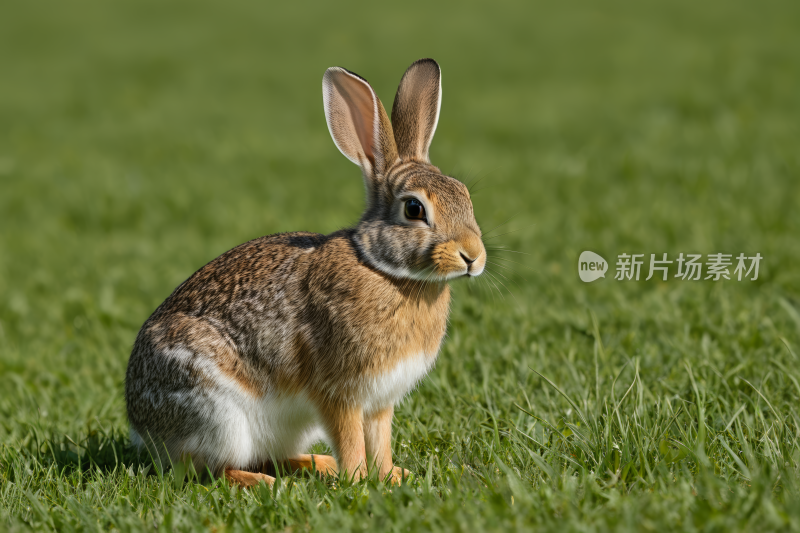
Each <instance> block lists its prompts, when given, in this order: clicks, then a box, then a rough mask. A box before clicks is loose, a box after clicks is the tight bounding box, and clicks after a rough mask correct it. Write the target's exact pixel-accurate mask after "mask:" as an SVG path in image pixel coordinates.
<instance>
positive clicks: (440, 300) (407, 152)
mask: <svg viewBox="0 0 800 533" xmlns="http://www.w3.org/2000/svg"><path fill="white" fill-rule="evenodd" d="M322 90H323V100H324V104H325V118H326V119H327V122H328V128H329V130H330V133H331V136H332V137H333V140H334V142H335V143H336V146H337V147H338V148H339V150H341V152H342V153H343V154H344V155H345V156H346V157H347V158H348V159H350V160H351V161H353V162H354V163H356V164H357V165H359V166H360V167H361V170H362V173H363V176H364V182H365V184H366V189H367V205H366V210H365V211H364V215H363V216H362V217H361V220H360V222H359V223H358V225H357V226H355V227H354V228H350V229H344V230H341V231H337V232H335V233H331V234H330V235H319V234H315V233H303V232H298V233H282V234H278V235H269V236H266V237H261V238H260V239H255V240H253V241H250V242H247V243H245V244H242V245H241V246H238V247H236V248H234V249H232V250H230V251H228V252H226V253H224V254H223V255H221V256H220V257H218V258H216V259H215V260H213V261H211V262H210V263H209V264H207V265H206V266H204V267H203V268H201V269H200V270H199V271H197V272H196V273H195V274H194V275H193V276H192V277H190V278H189V279H188V280H187V281H185V282H184V283H183V284H181V285H180V286H179V287H178V288H177V289H175V291H174V292H173V293H172V294H171V295H170V296H169V298H167V300H166V301H165V302H164V303H163V304H161V306H159V308H158V309H156V311H155V312H154V313H153V315H152V316H151V317H150V318H149V319H148V320H147V322H145V323H144V325H143V326H142V329H141V330H140V331H139V335H138V336H137V338H136V343H135V345H134V348H133V353H132V354H131V358H130V362H129V363H128V371H127V375H126V381H125V399H126V402H127V407H128V417H129V419H130V422H131V426H132V430H131V434H132V440H133V442H134V444H135V445H136V446H138V447H140V448H141V447H142V446H147V447H148V448H149V449H150V451H151V453H154V454H157V456H158V457H159V458H162V459H165V460H167V459H168V460H170V461H176V460H182V459H185V458H186V457H191V459H192V461H193V463H194V465H195V466H196V467H197V468H206V467H207V468H208V469H210V470H211V471H212V472H214V473H215V474H224V475H225V476H226V477H228V478H229V479H230V480H231V481H233V482H237V483H240V484H242V485H244V486H249V485H253V484H256V483H258V482H259V481H262V480H263V481H265V482H267V483H270V484H271V483H272V482H273V481H274V478H272V477H270V476H268V475H265V474H264V473H263V472H264V465H265V464H267V463H269V462H273V463H274V462H283V463H287V462H288V463H289V464H290V465H291V466H292V467H294V468H302V467H307V468H311V467H312V464H313V465H314V466H315V467H316V468H317V470H319V471H323V472H331V473H332V472H336V471H337V469H340V470H342V471H345V472H346V473H347V474H348V475H350V476H354V477H355V478H356V479H358V478H361V477H362V476H364V475H365V474H366V472H367V467H368V466H370V467H372V466H373V465H374V466H375V467H376V468H377V469H378V471H379V475H380V476H381V478H385V477H387V476H389V475H391V477H392V481H395V482H399V481H400V480H401V479H402V478H403V477H404V476H405V475H406V474H407V471H405V470H403V469H401V468H398V467H395V466H393V464H392V449H391V432H392V416H393V411H394V405H395V404H396V403H397V402H398V401H400V400H401V399H402V398H403V396H404V395H405V394H407V393H408V392H409V391H410V390H411V389H412V388H414V386H415V385H416V384H417V382H419V380H420V379H422V378H423V376H425V374H426V373H427V372H428V371H429V370H430V368H431V366H432V365H433V364H434V361H435V360H436V356H437V353H438V351H439V347H440V345H441V342H442V338H443V337H444V334H445V329H446V326H447V316H448V312H449V303H450V289H449V287H448V285H447V281H448V280H450V279H454V278H459V277H462V276H478V275H480V274H481V272H483V268H484V266H485V263H486V250H485V248H484V246H483V242H482V240H481V230H480V228H479V227H478V224H477V223H476V222H475V217H474V214H473V211H472V202H471V200H470V196H469V192H468V191H467V188H466V186H464V185H463V184H462V183H461V182H459V181H457V180H456V179H454V178H451V177H448V176H445V175H443V174H442V173H441V172H440V171H439V169H438V168H436V167H435V166H433V165H431V163H430V161H429V160H428V148H429V146H430V143H431V139H432V138H433V134H434V131H435V130H436V123H437V121H438V119H439V107H440V104H441V72H440V70H439V65H437V64H436V62H435V61H433V60H432V59H421V60H419V61H417V62H415V63H414V64H413V65H411V66H410V67H409V68H408V70H407V71H406V73H405V74H404V75H403V78H402V80H401V81H400V87H399V88H398V90H397V96H396V97H395V100H394V106H393V107H392V123H391V124H390V123H389V119H388V117H387V116H386V111H384V108H383V105H382V104H381V102H380V100H378V98H377V97H376V96H375V93H374V92H373V90H372V88H371V87H370V85H369V83H367V81H366V80H364V79H363V78H361V77H359V76H357V75H356V74H353V73H352V72H349V71H347V70H345V69H342V68H339V67H333V68H330V69H328V70H327V71H326V72H325V76H324V77H323V80H322ZM320 440H324V441H326V442H328V443H329V444H330V446H331V448H332V449H333V453H334V456H335V457H336V459H335V460H334V459H333V458H331V457H327V456H319V455H318V456H309V455H302V453H303V452H304V451H306V450H307V448H308V447H309V446H310V445H311V444H313V443H314V442H318V441H320Z"/></svg>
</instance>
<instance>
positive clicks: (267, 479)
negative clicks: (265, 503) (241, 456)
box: [225, 468, 275, 488]
mask: <svg viewBox="0 0 800 533" xmlns="http://www.w3.org/2000/svg"><path fill="white" fill-rule="evenodd" d="M225 479H227V480H228V481H229V482H230V483H231V484H235V485H239V486H241V487H243V488H247V487H255V486H256V485H258V484H259V482H261V481H263V482H264V483H266V484H267V486H268V487H271V486H272V484H273V483H274V482H275V478H274V477H272V476H268V475H266V474H258V473H255V472H245V471H244V470H233V469H230V468H226V469H225Z"/></svg>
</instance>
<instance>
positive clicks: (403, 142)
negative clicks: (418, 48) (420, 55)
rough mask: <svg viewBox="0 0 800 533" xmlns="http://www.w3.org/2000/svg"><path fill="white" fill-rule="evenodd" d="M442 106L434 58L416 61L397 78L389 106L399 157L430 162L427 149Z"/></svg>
mask: <svg viewBox="0 0 800 533" xmlns="http://www.w3.org/2000/svg"><path fill="white" fill-rule="evenodd" d="M441 106H442V71H441V69H439V65H438V64H437V63H436V61H434V60H433V59H420V60H419V61H415V62H414V64H412V65H411V66H410V67H408V70H406V73H405V74H403V79H401V80H400V87H398V88H397V96H395V97H394V105H393V106H392V129H393V130H394V138H395V141H396V142H397V151H398V152H399V153H400V157H401V158H402V159H404V160H405V159H414V160H417V161H424V162H425V163H430V160H429V159H428V149H429V148H430V146H431V140H433V134H434V132H436V124H437V123H438V122H439V109H440V108H441Z"/></svg>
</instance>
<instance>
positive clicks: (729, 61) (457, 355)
mask: <svg viewBox="0 0 800 533" xmlns="http://www.w3.org/2000/svg"><path fill="white" fill-rule="evenodd" d="M581 4H583V5H578V4H576V3H571V4H569V5H567V4H566V3H556V4H554V3H527V2H519V3H512V2H505V1H503V2H498V3H493V4H491V5H489V4H484V3H478V2H475V3H471V2H467V3H461V4H458V5H456V4H454V5H452V6H450V7H444V6H435V5H431V4H429V3H425V2H411V3H409V2H405V3H403V4H402V5H398V7H380V8H378V7H377V5H376V4H370V5H367V6H363V5H357V4H355V3H353V4H346V3H343V2H336V3H323V2H319V3H318V4H313V5H312V4H309V3H296V4H292V5H277V4H275V5H269V4H267V3H266V2H255V1H239V0H237V1H235V2H224V3H223V2H217V3H211V2H171V3H162V2H154V1H149V0H148V1H141V2H115V3H109V2H99V1H98V2H91V3H88V2H83V1H81V2H69V3H67V2H62V3H54V2H53V3H50V4H44V3H34V2H12V3H7V4H6V5H5V7H4V8H3V10H2V11H3V14H2V15H0V530H6V529H7V530H12V531H13V530H26V529H36V530H44V529H58V530H87V531H90V530H140V529H163V530H173V529H174V530H196V529H197V530H203V529H212V530H217V531H219V530H231V531H239V530H248V531H249V530H262V529H263V530H270V531H272V530H277V531H306V530H308V529H311V530H315V531H342V530H359V531H464V532H468V531H470V532H471V531H480V530H491V531H515V530H520V531H521V530H530V529H541V530H553V531H604V530H610V529H613V530H620V531H627V530H629V531H650V530H653V531H667V530H674V531H737V530H743V531H744V530H749V531H753V530H762V531H767V530H800V405H799V404H798V400H799V399H800V359H798V358H800V269H798V265H800V210H799V208H800V149H799V147H800V122H799V121H798V117H800V90H799V89H798V88H800V61H798V50H800V32H798V31H797V21H798V20H800V4H797V3H796V2H788V1H787V2H773V1H766V2H760V3H758V4H754V3H750V4H746V3H739V2H719V3H696V2H669V3H666V2H664V3H654V2H633V1H629V2H621V1H619V2H617V1H614V2H605V3H602V4H600V3H596V2H581ZM420 57H434V58H436V59H437V60H438V61H439V63H440V64H441V66H442V70H443V89H444V97H443V107H442V113H441V119H440V122H439V128H438V131H437V135H436V138H435V140H434V143H433V146H432V159H433V162H434V163H435V164H437V165H439V166H440V167H441V168H442V170H443V171H444V172H447V173H450V174H452V175H454V176H456V177H458V178H459V179H462V180H463V181H464V182H465V183H474V185H472V191H473V201H474V204H475V210H476V214H477V216H478V220H479V222H480V223H481V224H482V227H483V228H484V231H485V232H487V233H488V235H487V237H486V241H487V243H488V244H487V245H491V246H490V248H492V250H491V251H490V253H491V257H490V262H491V263H490V265H489V267H490V269H489V273H488V274H487V275H485V276H482V277H481V278H479V279H477V280H473V281H471V282H469V283H468V282H459V283H454V284H453V285H454V303H453V310H452V314H451V321H450V328H449V333H448V338H447V340H446V342H445V345H444V348H443V350H442V352H441V354H440V357H439V360H438V363H437V365H436V367H435V369H434V370H433V371H432V372H431V374H430V375H429V376H428V377H427V378H426V380H425V381H424V382H423V383H422V385H421V386H420V387H419V389H418V390H417V391H415V392H414V393H413V394H411V395H410V396H409V397H408V398H407V399H406V400H405V402H404V403H403V404H402V405H401V406H400V407H399V408H398V409H397V411H396V419H395V426H394V427H395V429H394V431H395V435H396V439H395V442H394V453H395V457H396V463H397V464H400V465H402V466H405V467H406V468H408V469H410V470H412V471H413V472H414V473H415V477H414V478H413V479H412V480H411V482H409V483H407V484H405V485H404V486H402V487H394V488H390V487H386V486H384V485H382V484H380V483H379V482H377V481H376V480H375V479H372V480H367V481H364V482H360V483H357V484H354V485H351V484H348V483H347V482H346V481H344V480H334V479H327V480H321V481H320V480H317V479H316V478H313V477H302V476H296V477H285V478H283V479H281V482H280V483H279V484H276V487H275V489H274V490H268V489H266V488H263V489H260V490H259V489H256V490H250V491H241V490H236V489H232V488H230V487H228V486H227V485H226V484H224V483H222V482H221V481H213V480H211V479H208V478H198V477H196V476H193V475H192V474H191V473H188V474H187V473H186V472H183V471H181V469H172V470H167V471H166V472H160V471H158V470H157V469H155V468H153V466H152V464H150V462H149V461H148V460H147V459H146V458H137V457H135V456H134V455H133V453H132V452H131V451H130V450H129V449H128V447H127V446H128V442H129V441H128V437H127V435H128V432H127V431H128V430H127V421H126V417H125V408H124V402H123V397H122V389H123V377H124V372H125V366H126V362H127V359H128V356H129V353H130V349H131V346H132V344H133V340H134V337H135V334H136V332H137V330H138V328H139V327H140V326H141V324H142V323H143V322H144V320H145V319H146V318H147V317H148V316H149V314H150V313H151V312H152V311H153V310H154V309H155V307H156V306H157V305H158V304H159V303H160V302H161V301H162V300H163V299H164V298H166V296H168V295H169V293H170V292H171V291H172V289H173V288H174V287H176V286H177V285H178V284H179V283H180V282H181V281H183V280H184V279H186V278H187V277H188V276H189V275H191V273H192V272H194V271H195V270H196V269H198V268H199V267H201V266H202V265H204V264H205V263H206V262H208V261H210V260H211V259H213V258H214V257H216V256H217V255H219V254H220V253H222V252H224V251H225V250H227V249H229V248H232V247H234V246H236V245H238V244H240V243H242V242H244V241H246V240H249V239H251V238H255V237H258V236H261V235H265V234H270V233H276V232H280V231H291V230H308V231H315V232H321V233H329V232H331V231H334V230H336V229H338V228H340V227H344V226H347V225H349V224H353V223H354V222H355V221H357V220H358V217H359V215H360V212H361V208H362V205H363V186H362V184H361V178H360V175H359V170H358V168H357V167H355V166H354V165H352V164H351V163H350V162H348V161H347V160H346V159H345V158H344V157H343V156H342V155H341V154H340V153H339V152H338V151H337V150H336V148H335V146H334V145H333V142H332V141H331V139H330V137H329V134H328V131H327V128H326V125H325V119H324V115H323V112H322V98H321V90H320V86H321V78H322V74H323V72H324V70H325V68H327V67H329V66H332V65H341V66H344V67H346V68H349V69H351V70H353V71H355V72H358V73H359V74H361V75H362V76H364V77H366V78H367V79H368V80H370V82H371V83H372V85H373V87H374V88H375V89H376V91H377V92H378V94H379V96H380V97H381V98H382V100H383V102H384V105H385V106H387V107H389V106H391V101H392V99H393V97H394V91H395V89H396V87H397V83H398V81H399V79H400V76H401V75H402V73H403V71H404V69H405V68H406V67H407V66H408V65H409V64H410V63H411V62H412V61H413V60H415V59H417V58H420ZM509 219H510V221H509ZM503 223H505V224H504V225H502V226H500V225H501V224H503ZM498 226H499V227H498ZM493 228H495V229H494V230H493V231H491V232H489V230H492V229H493ZM506 250H514V252H510V251H506ZM584 250H592V251H594V252H597V253H599V254H601V255H602V256H603V257H605V258H606V259H607V260H609V261H610V262H611V263H612V265H611V269H610V271H609V273H608V275H607V277H606V279H605V280H600V281H597V282H595V283H591V284H585V283H583V282H581V281H580V280H579V278H578V275H577V259H578V255H579V254H580V253H581V252H582V251H584ZM515 252H520V253H515ZM664 252H667V253H669V255H670V258H672V259H674V258H675V257H676V256H677V254H678V253H681V252H683V253H701V254H704V255H705V254H711V253H718V252H723V253H730V254H734V255H738V254H739V253H742V252H743V253H746V254H748V255H753V254H755V253H756V252H758V253H760V254H761V255H762V256H763V258H764V259H763V260H762V263H761V266H760V272H759V278H758V280H757V281H741V282H740V281H735V280H732V281H717V282H713V281H694V282H690V281H682V280H680V279H675V278H674V277H672V276H674V273H675V271H674V269H673V270H671V271H670V276H671V278H670V279H669V281H666V282H665V281H657V280H656V279H653V280H650V281H644V280H642V281H638V282H636V281H626V282H622V281H615V280H614V279H613V270H614V268H615V266H614V263H615V262H616V256H617V255H618V254H621V253H629V254H630V253H645V254H648V255H647V256H646V258H649V254H651V253H656V254H661V253H664ZM646 266H647V265H646ZM673 267H674V265H673ZM644 277H646V272H645V273H644V275H643V276H642V278H644ZM656 277H658V276H656ZM317 450H318V451H322V450H324V447H323V446H319V447H318V448H317Z"/></svg>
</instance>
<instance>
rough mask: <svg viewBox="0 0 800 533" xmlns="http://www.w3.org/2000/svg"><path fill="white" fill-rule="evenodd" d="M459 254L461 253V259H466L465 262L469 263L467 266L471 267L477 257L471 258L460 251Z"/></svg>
mask: <svg viewBox="0 0 800 533" xmlns="http://www.w3.org/2000/svg"><path fill="white" fill-rule="evenodd" d="M459 254H461V259H463V260H464V262H465V263H466V264H467V267H469V266H470V265H471V264H472V263H474V262H475V259H470V258H469V257H467V256H466V255H464V252H459Z"/></svg>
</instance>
